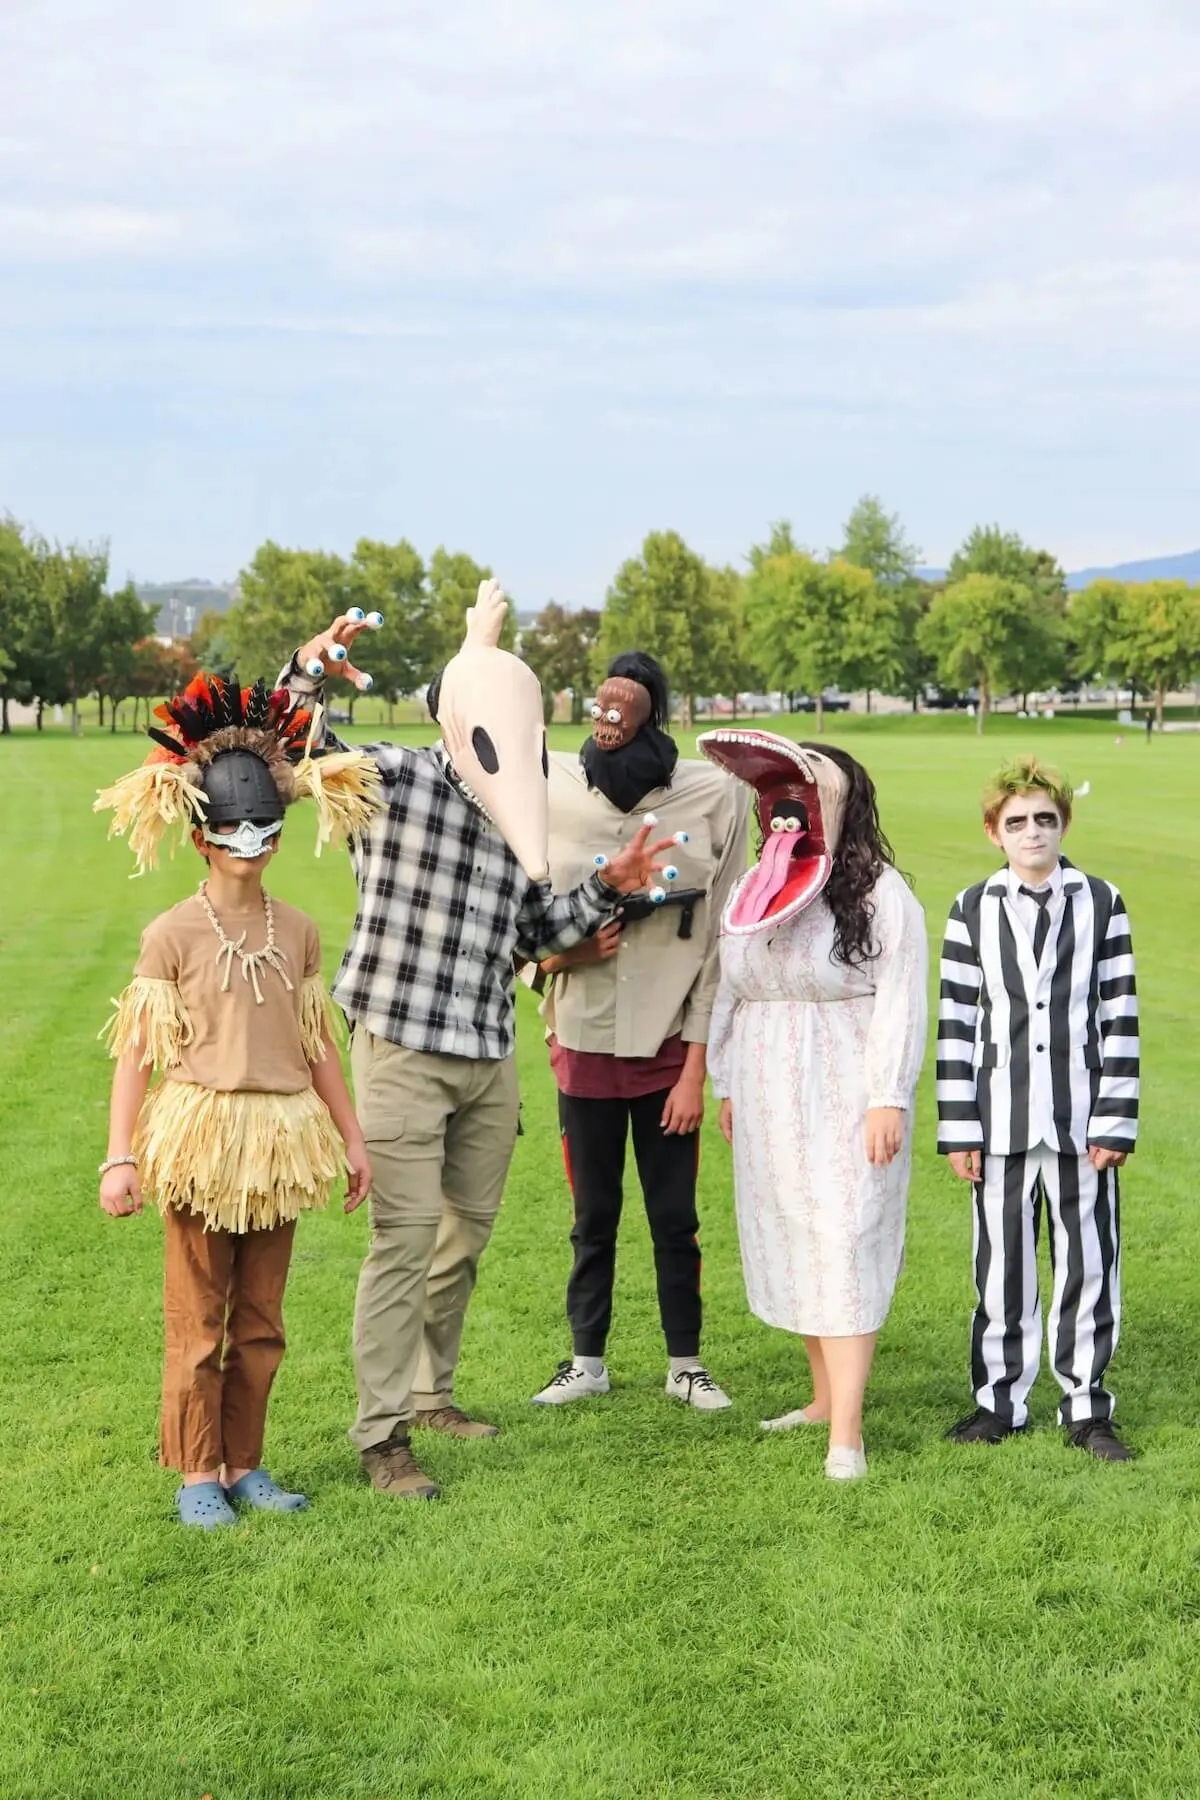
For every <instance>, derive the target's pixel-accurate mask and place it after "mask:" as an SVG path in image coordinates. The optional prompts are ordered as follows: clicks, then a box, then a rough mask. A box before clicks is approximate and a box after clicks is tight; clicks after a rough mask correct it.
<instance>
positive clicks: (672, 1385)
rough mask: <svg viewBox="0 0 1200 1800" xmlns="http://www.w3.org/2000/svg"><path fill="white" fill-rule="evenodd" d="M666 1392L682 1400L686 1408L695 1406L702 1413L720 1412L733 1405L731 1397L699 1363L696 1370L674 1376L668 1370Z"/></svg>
mask: <svg viewBox="0 0 1200 1800" xmlns="http://www.w3.org/2000/svg"><path fill="white" fill-rule="evenodd" d="M666 1391H667V1393H668V1394H669V1395H671V1397H672V1398H673V1399H676V1400H682V1401H683V1402H684V1404H685V1405H686V1406H694V1407H696V1408H698V1410H699V1411H700V1412H720V1411H721V1409H722V1407H725V1406H732V1405H733V1401H732V1400H731V1399H730V1398H729V1395H728V1394H726V1393H724V1392H723V1391H722V1390H721V1389H720V1388H719V1387H718V1386H717V1384H716V1382H715V1381H714V1380H713V1378H712V1376H711V1375H710V1374H709V1372H708V1370H707V1369H702V1368H701V1367H700V1365H699V1363H697V1364H696V1367H695V1368H694V1369H681V1370H680V1372H679V1374H678V1375H672V1374H671V1372H670V1370H668V1371H667V1387H666Z"/></svg>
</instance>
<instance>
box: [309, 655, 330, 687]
mask: <svg viewBox="0 0 1200 1800" xmlns="http://www.w3.org/2000/svg"><path fill="white" fill-rule="evenodd" d="M304 673H305V674H306V675H311V676H312V678H313V680H314V681H317V680H318V679H319V678H320V677H321V676H322V675H323V674H324V673H325V664H324V663H323V662H322V661H321V659H320V657H319V656H310V657H309V659H308V661H307V662H306V663H305V665H304Z"/></svg>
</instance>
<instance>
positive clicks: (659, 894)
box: [647, 887, 667, 906]
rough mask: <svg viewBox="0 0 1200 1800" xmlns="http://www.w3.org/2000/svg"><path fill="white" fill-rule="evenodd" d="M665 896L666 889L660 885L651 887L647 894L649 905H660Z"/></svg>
mask: <svg viewBox="0 0 1200 1800" xmlns="http://www.w3.org/2000/svg"><path fill="white" fill-rule="evenodd" d="M666 897H667V890H666V888H662V887H652V888H651V889H650V892H649V894H648V895H647V898H648V900H649V902H650V904H651V906H661V905H662V903H663V901H664V900H665V899H666Z"/></svg>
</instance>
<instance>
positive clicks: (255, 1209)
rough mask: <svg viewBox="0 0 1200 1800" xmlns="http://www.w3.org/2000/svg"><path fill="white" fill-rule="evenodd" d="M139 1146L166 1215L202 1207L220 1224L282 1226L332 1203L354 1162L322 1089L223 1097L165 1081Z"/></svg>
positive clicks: (211, 1225) (153, 1094) (141, 1124)
mask: <svg viewBox="0 0 1200 1800" xmlns="http://www.w3.org/2000/svg"><path fill="white" fill-rule="evenodd" d="M133 1152H134V1155H135V1156H136V1157H137V1159H138V1169H139V1172H140V1174H141V1178H142V1185H143V1187H144V1188H145V1189H146V1191H147V1192H148V1193H150V1194H152V1195H153V1196H154V1198H155V1200H156V1201H157V1203H158V1209H159V1211H160V1212H163V1213H165V1212H166V1211H167V1209H168V1208H172V1207H173V1208H175V1209H176V1210H177V1211H180V1212H191V1213H199V1214H200V1215H201V1216H202V1218H203V1219H204V1223H205V1226H206V1227H207V1228H208V1229H209V1230H220V1231H237V1232H241V1231H252V1230H259V1229H261V1228H264V1227H268V1226H271V1225H281V1224H283V1223H284V1221H285V1220H287V1219H294V1218H296V1217H297V1216H298V1214H300V1213H302V1212H306V1211H308V1210H309V1209H310V1208H311V1207H315V1206H324V1205H325V1203H326V1201H327V1200H328V1198H329V1188H330V1184H331V1183H332V1182H333V1181H335V1180H336V1179H337V1177H338V1175H339V1174H341V1172H342V1171H343V1170H344V1169H345V1166H346V1163H345V1153H344V1151H343V1148H342V1141H341V1138H340V1137H339V1136H338V1133H337V1128H336V1127H335V1125H334V1123H333V1120H332V1119H331V1118H330V1116H329V1112H328V1109H327V1108H326V1106H325V1104H324V1102H323V1101H322V1100H320V1099H319V1098H318V1097H317V1095H316V1093H315V1092H314V1091H313V1089H312V1088H303V1089H301V1091H300V1092H299V1093H298V1094H251V1093H236V1094H223V1093H217V1092H216V1091H215V1090H214V1089H212V1088H205V1087H198V1086H196V1084H195V1083H194V1082H190V1081H161V1082H159V1083H158V1085H157V1087H154V1088H152V1089H151V1091H150V1093H149V1094H148V1095H147V1097H146V1103H145V1105H144V1106H143V1107H142V1111H141V1116H140V1118H139V1119H138V1126H137V1131H136V1133H135V1136H134V1144H133Z"/></svg>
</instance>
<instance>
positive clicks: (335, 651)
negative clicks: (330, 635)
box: [329, 644, 346, 662]
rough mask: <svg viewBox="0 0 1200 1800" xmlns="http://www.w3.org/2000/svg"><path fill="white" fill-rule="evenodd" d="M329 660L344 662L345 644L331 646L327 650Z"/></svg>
mask: <svg viewBox="0 0 1200 1800" xmlns="http://www.w3.org/2000/svg"><path fill="white" fill-rule="evenodd" d="M329 660H330V662H345V660H346V646H345V644H335V645H334V646H333V648H332V650H330V652H329Z"/></svg>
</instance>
